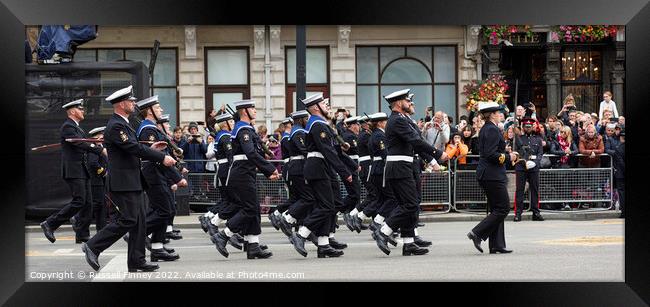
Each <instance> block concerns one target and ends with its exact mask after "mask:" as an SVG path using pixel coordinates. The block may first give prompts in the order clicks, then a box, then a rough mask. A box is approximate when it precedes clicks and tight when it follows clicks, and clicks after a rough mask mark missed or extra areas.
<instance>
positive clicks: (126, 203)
mask: <svg viewBox="0 0 650 307" xmlns="http://www.w3.org/2000/svg"><path fill="white" fill-rule="evenodd" d="M108 197H110V199H111V201H112V202H113V203H114V204H115V205H117V207H118V208H119V210H120V214H119V215H118V217H117V219H116V220H115V221H114V222H112V223H110V224H108V225H106V227H104V228H102V230H100V231H99V232H97V234H96V235H95V236H93V237H92V238H90V240H88V242H86V244H87V245H88V247H89V248H90V250H91V251H93V252H94V253H95V255H99V254H100V253H102V252H103V251H104V250H106V249H107V248H109V247H110V246H111V245H113V244H114V243H115V242H116V241H117V240H119V239H121V238H122V237H123V236H124V235H125V234H126V233H127V232H128V233H129V243H128V252H127V253H128V256H127V265H128V267H129V268H131V267H134V266H137V265H139V264H141V263H144V262H145V258H144V237H145V231H146V228H145V227H146V225H145V220H144V218H145V212H144V201H145V199H144V193H142V191H133V192H109V194H108Z"/></svg>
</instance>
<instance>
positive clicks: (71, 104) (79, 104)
mask: <svg viewBox="0 0 650 307" xmlns="http://www.w3.org/2000/svg"><path fill="white" fill-rule="evenodd" d="M83 103H84V100H83V99H77V100H75V101H72V102H68V103H66V104H64V105H63V106H62V108H63V109H65V110H68V109H72V108H78V109H82V110H83V108H84V106H83Z"/></svg>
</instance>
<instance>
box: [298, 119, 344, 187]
mask: <svg viewBox="0 0 650 307" xmlns="http://www.w3.org/2000/svg"><path fill="white" fill-rule="evenodd" d="M306 130H307V131H308V132H307V134H306V137H305V145H306V147H307V152H308V153H309V152H319V153H321V154H322V155H323V157H324V159H321V158H307V160H306V161H305V168H304V174H305V179H307V180H318V179H334V178H336V173H338V174H339V176H340V177H341V179H342V180H345V178H347V177H349V176H350V175H351V174H350V171H349V170H348V168H347V167H346V166H345V165H344V164H343V162H341V159H339V155H338V152H337V151H336V148H334V146H335V145H334V131H332V128H331V127H330V125H329V124H328V123H327V121H325V119H323V118H321V117H319V116H316V115H312V116H310V117H309V121H308V122H307V127H306ZM334 172H336V173H334Z"/></svg>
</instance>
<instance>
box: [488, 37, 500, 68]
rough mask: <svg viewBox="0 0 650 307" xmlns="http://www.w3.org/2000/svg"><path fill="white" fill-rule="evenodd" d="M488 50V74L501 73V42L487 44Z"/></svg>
mask: <svg viewBox="0 0 650 307" xmlns="http://www.w3.org/2000/svg"><path fill="white" fill-rule="evenodd" d="M487 50H488V56H489V58H488V61H489V62H488V71H487V74H488V76H490V75H498V74H501V69H500V68H499V61H500V60H501V44H498V45H487Z"/></svg>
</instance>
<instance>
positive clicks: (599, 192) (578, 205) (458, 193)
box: [452, 154, 614, 214]
mask: <svg viewBox="0 0 650 307" xmlns="http://www.w3.org/2000/svg"><path fill="white" fill-rule="evenodd" d="M544 156H547V157H557V156H555V155H544ZM576 156H577V157H580V156H583V155H576ZM600 156H601V157H608V158H609V156H608V155H607V154H601V155H600ZM467 157H468V158H476V159H478V156H477V155H468V156H467ZM608 160H609V165H610V166H609V167H599V168H568V169H567V168H543V169H540V170H539V194H540V198H539V203H540V210H542V211H546V212H553V211H557V210H552V209H547V208H548V207H550V206H551V205H553V204H555V205H556V206H557V205H559V207H561V208H558V209H562V210H564V209H565V208H566V209H569V210H573V209H578V210H580V211H602V210H610V209H611V208H612V206H613V205H614V203H613V193H612V182H613V168H612V163H611V158H610V159H608ZM602 163H603V160H602V159H601V164H602ZM472 166H474V169H471V168H472ZM475 166H476V165H475V164H474V165H472V164H469V169H468V168H467V165H465V167H466V168H459V165H458V163H457V161H456V163H454V169H455V171H454V172H453V177H454V180H453V182H454V188H453V191H454V193H453V196H454V198H453V201H452V203H453V204H454V206H453V207H454V210H456V211H460V212H469V213H472V212H476V213H480V214H483V213H485V209H486V208H485V206H486V198H485V193H484V192H483V190H482V189H481V187H480V186H479V185H478V183H477V181H476V169H475ZM514 173H515V171H514V170H508V171H507V174H508V176H509V181H508V192H509V194H510V201H511V203H512V204H514V197H513V196H514V194H515V189H516V184H515V182H514V180H515V177H514ZM524 204H525V206H526V210H530V193H529V192H528V189H526V191H525V194H524ZM587 204H591V205H592V206H593V205H596V207H591V208H588V209H585V208H584V207H585V206H587ZM598 204H601V206H600V207H598V206H597V205H598ZM563 205H564V206H563ZM545 207H547V208H545ZM587 207H588V206H587Z"/></svg>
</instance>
